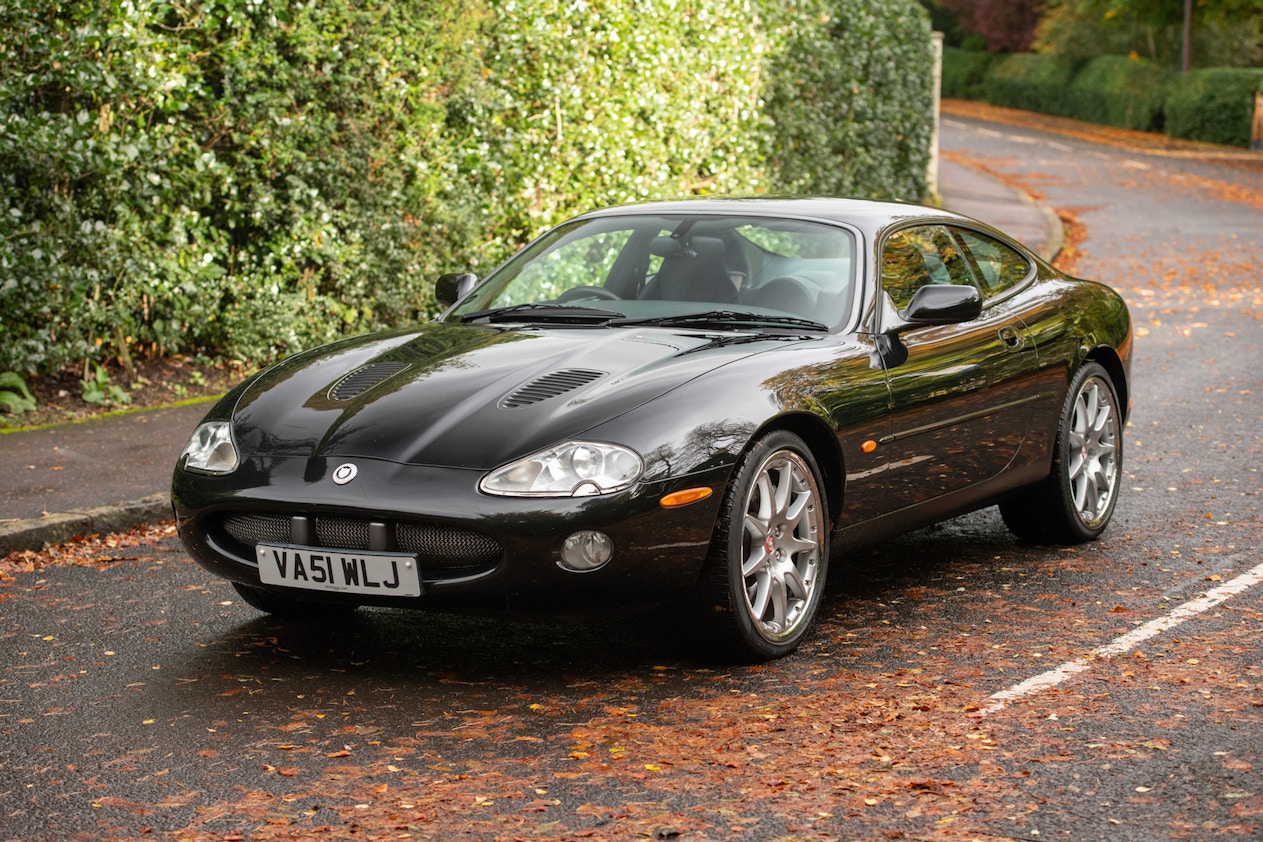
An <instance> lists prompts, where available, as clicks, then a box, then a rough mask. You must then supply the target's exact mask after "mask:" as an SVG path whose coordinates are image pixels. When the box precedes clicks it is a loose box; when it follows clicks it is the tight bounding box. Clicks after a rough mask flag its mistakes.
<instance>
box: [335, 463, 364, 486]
mask: <svg viewBox="0 0 1263 842" xmlns="http://www.w3.org/2000/svg"><path fill="white" fill-rule="evenodd" d="M359 472H360V469H359V468H357V467H355V466H354V465H352V464H351V463H350V462H345V463H343V464H341V465H339V466H338V467H336V468H334V469H333V481H334V482H335V483H336V484H338V485H346V484H347V483H348V482H350V481H351V480H353V479H355V475H356V474H358V473H359Z"/></svg>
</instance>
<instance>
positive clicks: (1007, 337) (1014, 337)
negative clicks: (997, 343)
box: [998, 327, 1022, 348]
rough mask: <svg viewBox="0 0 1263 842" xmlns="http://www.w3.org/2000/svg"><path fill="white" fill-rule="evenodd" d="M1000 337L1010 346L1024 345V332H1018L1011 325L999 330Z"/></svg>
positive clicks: (1018, 346)
mask: <svg viewBox="0 0 1263 842" xmlns="http://www.w3.org/2000/svg"><path fill="white" fill-rule="evenodd" d="M998 333H999V334H1000V338H1001V339H1003V340H1004V344H1005V345H1008V346H1009V347H1010V348H1020V347H1022V334H1020V333H1018V332H1017V331H1016V330H1014V329H1013V328H1011V327H1002V328H1000V330H999V331H998Z"/></svg>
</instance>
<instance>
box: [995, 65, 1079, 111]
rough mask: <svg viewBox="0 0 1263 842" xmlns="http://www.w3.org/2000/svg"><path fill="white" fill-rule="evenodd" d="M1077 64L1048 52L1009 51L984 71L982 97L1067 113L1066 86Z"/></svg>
mask: <svg viewBox="0 0 1263 842" xmlns="http://www.w3.org/2000/svg"><path fill="white" fill-rule="evenodd" d="M1076 69H1077V68H1076V67H1075V66H1074V65H1073V64H1070V63H1068V62H1063V61H1060V60H1058V59H1056V58H1054V57H1052V56H1043V55H1036V54H1035V53H1011V54H1009V55H1006V56H1002V57H1000V58H998V59H997V60H996V62H995V64H993V65H991V69H990V71H989V72H988V74H987V84H986V89H985V92H986V100H987V102H990V103H991V104H992V105H1002V106H1004V107H1006V108H1021V109H1024V110H1026V111H1038V112H1040V113H1043V114H1057V115H1060V116H1064V117H1068V116H1070V104H1069V89H1070V82H1071V80H1072V79H1073V78H1074V74H1075V70H1076Z"/></svg>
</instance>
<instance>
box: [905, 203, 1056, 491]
mask: <svg viewBox="0 0 1263 842" xmlns="http://www.w3.org/2000/svg"><path fill="white" fill-rule="evenodd" d="M1014 254H1016V252H1015V253H1014ZM1018 257H1019V258H1020V255H1018ZM976 267H977V263H976V262H974V261H972V260H971V258H970V257H969V256H968V255H967V254H966V253H965V252H964V251H963V250H962V248H961V245H960V242H959V241H958V240H957V239H956V237H955V236H953V233H952V232H951V231H949V229H948V228H946V227H945V226H942V225H920V226H915V227H911V228H904V229H902V230H899V231H897V232H895V233H893V234H891V235H890V236H888V237H887V239H886V240H885V243H884V244H883V247H882V250H881V266H880V272H881V284H882V290H883V292H884V293H885V294H888V295H889V296H890V299H891V301H892V302H893V304H894V309H896V310H900V311H902V310H903V309H904V308H905V307H907V305H908V303H909V302H910V301H911V299H912V296H913V295H914V294H915V293H916V291H917V290H918V289H920V288H921V287H922V286H926V285H929V284H965V285H972V286H974V287H975V288H977V289H979V291H980V293H981V294H982V296H983V307H982V312H981V314H980V315H979V316H978V317H977V318H975V319H971V320H968V321H965V322H962V323H959V324H952V325H945V326H926V327H918V328H913V329H911V330H907V331H905V332H902V333H901V334H900V336H899V341H900V342H901V343H902V344H903V346H904V347H905V348H906V350H907V356H906V358H905V359H903V360H902V361H900V360H899V356H902V355H897V356H894V357H886V358H884V359H883V364H884V366H885V369H886V376H887V379H888V382H889V388H890V394H891V410H892V412H891V425H890V432H889V435H888V438H887V440H886V443H885V444H886V450H887V454H888V457H889V464H890V471H889V475H888V477H887V481H888V483H889V486H890V490H891V492H892V493H893V494H894V495H895V496H896V498H897V499H900V500H902V501H904V502H905V504H907V505H911V504H916V503H922V502H925V501H928V500H932V499H934V498H936V497H939V496H942V495H944V494H947V493H950V492H953V491H959V490H961V489H964V488H967V487H969V486H971V485H976V484H978V483H981V482H984V481H986V480H988V479H990V478H991V477H994V476H996V475H997V474H999V473H1000V472H1001V471H1003V470H1004V468H1005V467H1006V466H1007V465H1008V464H1009V463H1010V462H1011V461H1012V460H1013V458H1014V456H1015V455H1016V454H1017V451H1018V448H1019V447H1020V446H1021V444H1022V441H1023V439H1024V438H1025V437H1026V434H1027V427H1028V424H1029V422H1030V418H1031V411H1032V408H1033V404H1034V401H1035V398H1036V394H1037V389H1036V385H1037V376H1038V366H1037V359H1036V355H1035V348H1034V344H1033V342H1032V340H1031V337H1030V335H1029V332H1028V331H1027V330H1026V327H1025V325H1023V323H1022V321H1021V319H1020V318H1019V317H1018V315H1017V306H1018V305H1017V298H1018V296H1014V295H1009V296H1000V295H989V294H988V292H989V289H988V288H987V287H986V286H984V285H983V284H981V283H980V282H979V281H978V279H977V277H976V273H977V271H978V270H977V268H976ZM1026 268H1027V272H1028V273H1029V271H1030V270H1031V269H1032V268H1033V267H1030V266H1029V265H1028V266H1027V267H1026ZM1012 271H1014V268H1013V267H1010V269H1009V274H1010V275H1011V274H1012Z"/></svg>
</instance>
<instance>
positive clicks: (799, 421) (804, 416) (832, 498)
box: [743, 412, 846, 528]
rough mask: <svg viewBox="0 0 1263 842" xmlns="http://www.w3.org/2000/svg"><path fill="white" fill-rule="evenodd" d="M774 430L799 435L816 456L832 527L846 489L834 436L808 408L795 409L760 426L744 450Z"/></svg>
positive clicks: (838, 513)
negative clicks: (807, 410) (804, 410)
mask: <svg viewBox="0 0 1263 842" xmlns="http://www.w3.org/2000/svg"><path fill="white" fill-rule="evenodd" d="M775 430H784V431H785V432H788V433H793V434H794V435H796V436H798V438H800V439H802V440H803V444H805V445H807V449H808V450H810V451H811V457H812V458H813V459H815V461H816V467H817V468H819V470H820V479H821V481H822V484H823V487H822V488H821V492H822V493H823V494H824V495H825V500H826V502H827V504H828V512H829V525H830V528H832V527H833V526H834V525H836V523H837V521H838V518H839V517H840V516H841V513H842V495H843V493H844V491H845V489H844V485H845V479H846V467H845V464H844V462H843V458H842V448H841V447H840V446H839V445H838V439H837V436H836V435H834V433H833V430H832V429H830V427H829V425H828V424H826V423H825V422H824V421H823V420H821V419H820V418H818V417H816V416H815V415H812V414H811V413H808V412H794V413H790V414H788V415H780V416H777V417H776V418H773V419H771V420H769V421H768V422H767V423H766V424H764V425H763V426H762V427H760V428H759V429H758V430H757V431H756V432H755V434H754V436H752V437H751V439H750V444H749V445H747V447H746V451H747V452H748V451H749V448H750V447H752V446H753V445H754V442H756V441H758V440H759V439H761V438H762V437H763V436H765V435H767V434H768V433H770V432H773V431H775ZM743 455H744V454H743Z"/></svg>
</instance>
